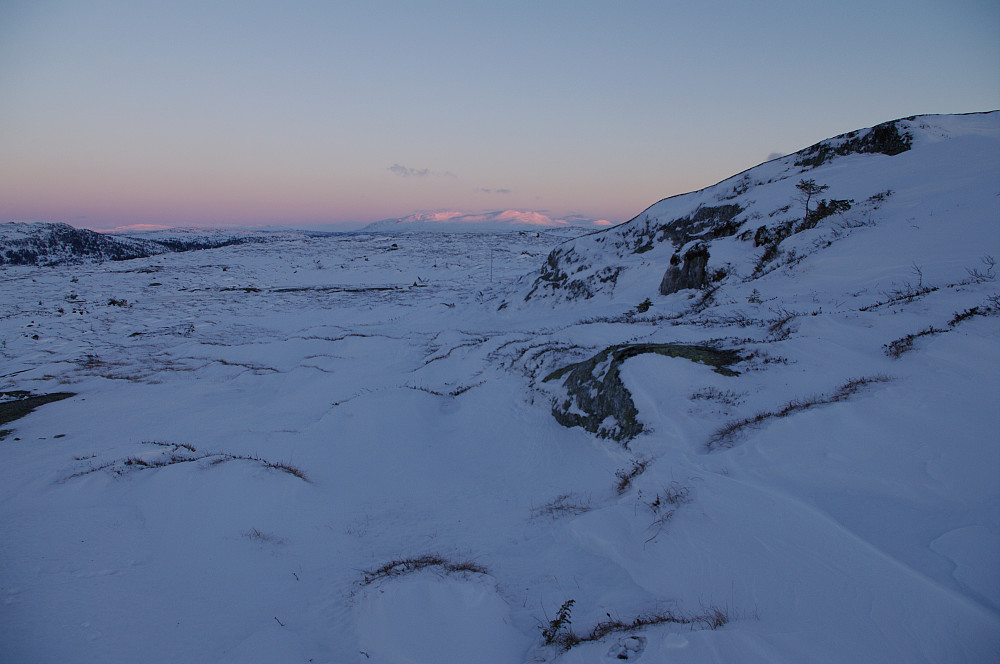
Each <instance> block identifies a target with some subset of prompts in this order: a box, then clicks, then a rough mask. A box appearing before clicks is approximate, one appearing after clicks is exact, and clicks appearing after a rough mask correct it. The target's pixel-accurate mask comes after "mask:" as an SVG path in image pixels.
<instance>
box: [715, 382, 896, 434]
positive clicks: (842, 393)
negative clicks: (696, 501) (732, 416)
mask: <svg viewBox="0 0 1000 664" xmlns="http://www.w3.org/2000/svg"><path fill="white" fill-rule="evenodd" d="M889 380H890V379H889V377H888V376H884V375H881V374H879V375H874V376H863V377H860V378H852V379H851V380H849V381H847V382H846V383H844V384H843V385H841V386H840V387H838V388H837V389H836V390H835V391H834V392H832V393H829V394H816V395H812V396H808V397H803V398H799V399H792V400H791V401H789V402H788V403H787V404H785V405H784V406H783V407H782V408H781V409H779V410H776V411H771V410H762V411H758V412H757V413H754V414H753V415H751V416H749V417H745V418H743V419H740V420H733V421H732V422H728V423H726V424H724V425H723V426H722V427H720V428H719V429H717V430H716V431H715V433H713V434H712V436H711V437H710V438H709V440H708V444H707V447H708V451H710V452H712V451H714V450H717V449H726V448H730V447H732V446H733V443H734V441H735V438H736V436H737V435H738V434H739V433H740V432H742V431H743V430H744V429H747V428H751V427H755V426H758V425H760V424H761V423H763V422H765V421H767V420H770V419H774V418H780V417H788V416H789V415H791V414H793V413H797V412H799V411H802V410H807V409H809V408H813V407H815V406H822V405H826V404H831V403H837V402H838V401H845V400H847V399H849V398H850V397H851V395H853V394H855V393H857V392H858V391H860V390H861V389H862V388H863V387H865V386H867V385H871V384H873V383H885V382H888V381H889Z"/></svg>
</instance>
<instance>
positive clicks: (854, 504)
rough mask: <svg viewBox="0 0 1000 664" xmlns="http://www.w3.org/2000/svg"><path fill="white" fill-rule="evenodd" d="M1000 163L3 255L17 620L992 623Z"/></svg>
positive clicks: (817, 643) (447, 635)
mask: <svg viewBox="0 0 1000 664" xmlns="http://www.w3.org/2000/svg"><path fill="white" fill-rule="evenodd" d="M904 145H905V148H906V149H900V150H898V151H897V149H896V148H899V147H900V146H904ZM823 146H825V147H823ZM886 146H888V148H887V147H886ZM894 146H895V147H894ZM810 150H811V151H810ZM998 176H1000V113H989V114H973V115H967V116H926V117H917V118H912V119H908V120H901V121H898V122H897V123H895V124H893V125H892V127H891V131H890V130H889V129H886V128H885V127H883V128H882V129H878V131H875V130H872V131H868V130H865V131H861V132H859V133H857V134H856V135H854V136H850V135H849V136H845V137H838V138H836V139H831V141H828V142H824V144H821V145H820V146H818V147H817V146H814V147H813V148H810V149H807V150H805V151H803V152H801V153H797V154H796V155H789V156H788V157H784V158H782V159H778V160H775V161H771V162H768V163H766V164H762V165H761V166H759V167H757V168H755V169H751V170H749V171H747V172H746V173H743V174H740V175H738V176H734V177H733V178H731V179H730V180H727V181H725V182H722V183H720V184H719V185H716V186H715V187H711V188H708V189H705V190H702V191H700V192H694V193H691V194H686V195H684V196H678V197H674V198H671V199H666V200H664V201H661V202H660V203H657V204H656V205H654V206H652V207H651V208H649V209H648V210H647V211H646V212H644V213H643V214H641V215H639V216H638V217H636V219H634V220H632V221H630V222H627V223H625V224H621V225H619V226H616V227H613V228H610V229H608V230H605V231H600V232H597V233H592V234H589V235H586V236H583V237H578V238H575V239H573V235H575V233H570V232H569V231H566V230H562V231H552V230H543V229H540V231H539V232H520V233H504V234H482V233H480V234H460V233H414V234H396V235H391V234H349V235H331V236H320V237H309V236H307V235H302V234H287V235H280V236H277V235H276V236H274V237H270V238H268V239H267V241H260V242H253V243H247V244H234V245H231V246H224V247H220V248H214V249H205V250H200V251H186V252H183V253H173V252H171V253H159V254H158V255H154V256H149V257H145V258H137V259H133V260H127V261H105V262H86V263H80V264H60V265H52V266H6V267H0V280H2V283H3V288H2V290H0V357H2V358H3V362H2V365H0V380H2V384H0V391H2V392H3V393H4V396H3V397H2V402H0V414H2V415H4V416H5V423H3V424H0V429H3V432H2V433H0V438H2V440H0V474H2V475H0V476H2V482H0V533H2V536H0V660H3V661H5V662H6V661H10V662H136V661H144V662H180V661H193V662H234V663H235V662H240V663H243V662H328V663H359V662H364V663H384V664H395V663H404V662H406V663H409V662H426V663H441V664H443V663H449V662H455V663H459V662H461V663H465V662H486V663H497V664H500V663H511V664H514V663H522V662H524V663H526V662H561V663H566V664H568V663H584V662H587V663H590V662H617V661H634V662H644V663H646V664H654V663H660V662H762V663H763V662H787V663H789V664H791V663H799V662H831V663H833V662H993V661H997V660H998V659H1000V480H998V478H1000V440H998V434H997V432H998V431H1000V409H998V406H997V404H998V397H1000V378H998V373H997V367H998V366H1000V343H998V342H1000V302H998V299H1000V278H998V275H997V271H998V270H997V267H996V266H995V264H994V263H995V260H994V259H996V258H1000V177H998ZM803 180H813V181H814V183H815V184H816V185H817V186H826V187H828V189H826V190H823V191H822V192H820V193H819V194H817V195H816V196H815V197H813V198H811V200H810V202H809V205H808V206H807V205H806V203H805V202H804V200H803V199H802V197H801V194H802V193H803V192H802V191H801V190H800V189H799V188H798V187H796V184H799V183H801V182H802V181H803ZM820 200H822V201H824V203H823V205H824V206H825V207H822V206H820V204H819V201H820ZM833 201H840V202H843V201H850V203H849V207H848V208H847V209H843V208H842V206H841V207H838V206H837V205H834V204H833ZM831 206H832V207H831ZM818 209H819V210H826V211H827V212H829V211H830V210H831V209H833V210H834V211H833V212H829V213H828V214H825V215H824V214H817V213H816V210H818ZM699 210H700V211H701V212H699ZM761 229H763V230H761ZM15 230H16V232H18V233H22V234H23V233H24V230H23V229H21V228H18V229H15ZM3 232H14V230H9V231H0V236H2V235H3ZM576 232H579V231H576ZM567 238H569V239H567ZM706 257H707V259H706ZM672 260H673V265H672ZM671 267H673V268H676V269H675V270H674V272H673V273H672V277H671V278H670V279H664V276H665V273H666V272H669V270H670V268H671ZM685 280H693V282H697V285H696V287H694V288H691V287H683V286H686V285H691V284H690V283H688V282H687V281H685ZM678 285H679V286H682V287H680V288H677V289H676V290H674V288H675V287H676V286H678ZM664 292H667V294H663V293H664ZM42 395H54V396H52V397H51V398H52V399H53V400H52V401H51V402H48V403H42V401H44V400H42V399H36V401H31V399H32V398H37V397H41V396H42ZM57 396H59V397H64V398H60V399H59V400H54V399H56V397H57ZM17 404H20V405H21V408H20V409H19V410H18V408H16V406H17ZM30 406H37V407H36V408H35V409H34V411H33V412H30V413H28V414H23V413H24V411H26V410H28V407H30ZM15 411H16V412H15ZM15 415H23V416H20V417H18V418H17V419H14V416H15ZM7 420H9V421H7ZM571 600H572V601H571ZM560 616H562V617H564V618H566V620H559V618H560ZM546 641H549V643H546Z"/></svg>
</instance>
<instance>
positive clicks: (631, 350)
mask: <svg viewBox="0 0 1000 664" xmlns="http://www.w3.org/2000/svg"><path fill="white" fill-rule="evenodd" d="M646 353H655V354H658V355H664V356H667V357H683V358H686V359H688V360H691V361H692V362H699V363H701V364H707V365H709V366H711V367H712V368H713V370H714V371H715V372H716V373H719V374H722V375H723V376H735V375H737V373H736V372H735V371H733V370H732V369H730V368H729V366H730V365H732V364H735V363H736V362H739V361H740V359H741V358H740V356H739V354H738V353H737V352H736V351H734V350H726V349H719V348H713V347H710V346H692V345H686V344H653V343H645V344H622V345H619V346H610V347H608V348H605V349H604V350H602V351H601V352H599V353H598V354H596V355H594V356H593V357H592V358H590V359H589V360H584V361H583V362H578V363H576V364H570V365H568V366H565V367H562V368H561V369H558V370H556V371H553V372H552V373H550V374H549V375H548V376H546V377H545V378H544V379H543V381H542V382H548V381H552V380H560V379H562V381H563V386H564V387H565V388H566V391H567V397H566V399H564V400H563V401H562V402H561V403H559V402H556V403H554V404H553V406H552V415H553V416H554V417H555V418H556V421H557V422H559V424H562V425H563V426H565V427H576V426H578V427H582V428H583V429H585V430H587V431H589V432H591V433H594V434H596V435H598V436H599V437H601V438H611V439H612V440H616V441H619V442H622V441H627V440H630V439H632V438H634V437H635V436H637V435H639V434H640V433H642V431H643V427H642V424H640V423H639V421H638V420H637V417H638V415H639V412H638V411H637V410H636V407H635V403H634V402H633V401H632V395H631V394H630V393H629V391H628V389H626V387H625V385H624V383H622V381H621V377H620V375H619V369H620V367H621V363H622V362H624V361H625V360H627V359H629V358H631V357H636V356H637V355H643V354H646ZM609 418H610V421H609ZM610 422H613V423H610Z"/></svg>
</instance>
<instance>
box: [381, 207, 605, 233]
mask: <svg viewBox="0 0 1000 664" xmlns="http://www.w3.org/2000/svg"><path fill="white" fill-rule="evenodd" d="M610 225H611V222H610V221H608V220H606V219H592V218H590V217H583V216H579V215H574V216H569V217H565V218H560V219H553V218H552V217H550V216H548V215H545V214H542V213H541V212H534V211H531V210H499V211H495V212H483V213H470V212H460V211H458V210H444V211H437V212H416V213H414V214H411V215H408V216H406V217H401V218H399V219H384V220H382V221H376V222H374V223H371V224H368V225H367V226H365V227H364V228H362V229H361V231H362V232H381V233H410V232H435V233H504V232H510V231H541V230H547V229H558V228H568V229H575V228H580V229H586V228H590V229H593V228H602V227H605V226H610Z"/></svg>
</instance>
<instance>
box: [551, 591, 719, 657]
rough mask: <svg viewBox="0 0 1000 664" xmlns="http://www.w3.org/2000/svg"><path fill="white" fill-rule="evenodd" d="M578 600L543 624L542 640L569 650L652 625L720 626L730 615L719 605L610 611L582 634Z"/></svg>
mask: <svg viewBox="0 0 1000 664" xmlns="http://www.w3.org/2000/svg"><path fill="white" fill-rule="evenodd" d="M574 604H576V600H572V599H569V600H566V601H565V602H563V604H562V606H560V607H559V611H558V612H557V613H556V617H555V618H553V619H552V620H550V621H549V622H548V623H547V624H544V625H543V626H542V628H541V630H542V643H544V644H545V645H547V646H557V647H559V648H561V649H562V650H564V651H566V650H570V649H571V648H573V646H577V645H580V644H581V643H589V642H593V641H600V640H601V639H603V638H604V637H606V636H608V635H610V634H623V633H629V632H636V631H639V630H641V629H643V628H645V627H650V626H653V625H668V624H669V625H682V626H685V627H688V628H689V629H719V628H720V627H723V626H725V625H726V624H727V623H728V622H729V620H730V618H729V612H728V611H726V610H723V609H720V608H718V607H709V608H708V609H706V610H705V611H704V612H703V613H700V614H690V613H683V612H680V611H674V610H670V609H667V610H660V611H651V612H649V613H640V614H639V615H637V616H635V617H634V618H626V619H622V618H613V617H611V614H610V613H608V614H607V616H608V619H607V620H602V621H601V622H599V623H597V624H596V625H594V626H593V627H592V628H591V629H590V631H588V632H586V633H584V634H580V633H577V632H575V631H574V630H573V627H572V623H573V620H572V613H573V605H574Z"/></svg>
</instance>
